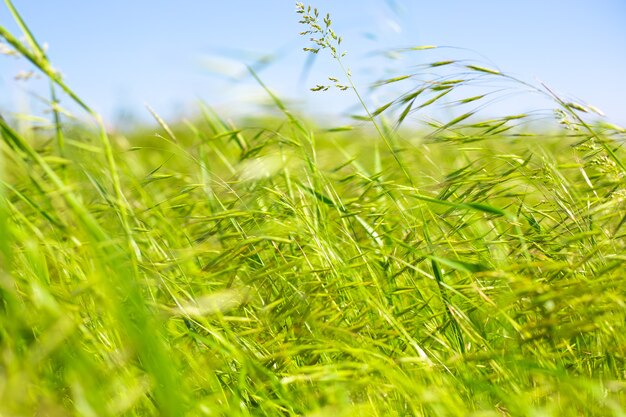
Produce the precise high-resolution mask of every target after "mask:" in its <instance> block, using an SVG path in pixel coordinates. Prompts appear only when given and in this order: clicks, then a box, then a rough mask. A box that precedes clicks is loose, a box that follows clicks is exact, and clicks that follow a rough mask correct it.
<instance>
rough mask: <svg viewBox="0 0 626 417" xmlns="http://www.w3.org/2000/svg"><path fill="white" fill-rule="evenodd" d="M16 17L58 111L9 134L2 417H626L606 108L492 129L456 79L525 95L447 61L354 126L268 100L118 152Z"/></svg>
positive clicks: (1, 186) (321, 27)
mask: <svg viewBox="0 0 626 417" xmlns="http://www.w3.org/2000/svg"><path fill="white" fill-rule="evenodd" d="M8 4H9V5H10V3H8ZM299 11H300V17H301V18H302V19H303V22H304V25H305V29H304V30H305V31H309V32H310V33H307V34H306V35H307V36H306V37H305V38H303V43H304V42H306V38H308V36H309V35H310V36H313V37H314V39H316V42H314V43H313V44H312V46H311V48H313V49H320V51H318V52H319V53H320V55H321V54H324V53H326V52H330V59H333V58H334V59H336V60H337V63H338V67H339V68H343V61H342V57H341V52H340V50H339V42H338V37H336V35H335V34H334V32H332V30H331V28H332V26H331V23H330V20H327V21H323V20H322V18H317V17H316V16H315V13H314V11H313V10H308V9H306V8H304V6H302V7H301V8H300V9H299ZM14 14H15V17H16V19H17V20H18V23H20V24H21V26H22V28H23V30H24V41H21V40H19V39H18V37H17V36H15V35H13V34H11V33H9V32H8V31H7V30H6V29H4V28H1V27H0V36H1V37H2V38H4V41H5V42H6V43H7V44H8V45H9V46H10V47H11V48H12V49H14V50H15V51H16V53H17V54H18V55H20V56H22V57H23V58H24V59H27V60H30V61H31V62H32V63H33V65H34V66H35V67H36V68H37V69H38V70H39V71H40V72H41V73H43V74H45V75H46V76H47V77H48V78H49V79H50V82H51V83H50V84H51V92H52V95H51V110H52V111H51V113H50V120H48V122H46V123H42V122H41V120H40V119H34V118H28V115H19V116H20V117H11V118H9V117H8V116H7V115H5V117H4V118H0V134H1V139H2V141H1V144H0V150H1V152H0V158H1V159H0V169H1V172H0V297H1V299H0V301H1V302H0V416H2V417H13V416H85V417H96V416H152V415H155V416H157V415H158V416H164V417H173V416H184V415H185V416H309V417H313V416H315V417H322V416H334V417H343V416H346V417H347V416H468V417H469V416H473V417H479V416H480V417H487V416H494V417H495V416H536V417H540V416H541V417H544V416H625V415H626V368H625V355H626V322H625V319H626V273H625V272H624V266H625V262H626V250H625V246H626V240H625V239H624V237H625V235H624V234H625V231H626V227H625V226H624V223H625V222H626V209H625V205H626V178H625V176H624V174H625V172H626V167H625V163H626V158H625V157H624V156H625V155H624V150H623V143H624V140H625V139H626V131H624V130H623V129H621V128H619V127H617V126H613V125H611V124H608V123H606V122H599V121H595V120H594V119H593V118H592V117H591V115H592V114H593V111H594V109H593V108H588V107H584V106H583V105H581V104H576V103H570V102H567V101H566V100H564V99H561V98H560V97H558V96H556V95H553V94H552V93H551V92H550V90H549V89H547V88H544V87H541V86H539V87H537V88H535V87H533V88H535V90H536V92H538V93H539V94H544V95H545V97H547V98H548V99H549V100H551V103H552V107H553V111H550V112H547V113H546V112H542V113H538V114H522V115H511V116H502V117H497V118H495V119H487V118H485V117H482V116H481V115H482V114H488V113H489V111H488V108H487V109H486V110H483V107H482V106H483V103H488V102H489V101H490V100H492V98H493V97H497V96H493V95H490V94H485V95H484V96H464V95H463V94H464V90H463V88H464V86H466V85H473V84H476V83H480V82H483V81H485V80H494V81H495V82H506V83H508V85H511V86H512V87H511V88H514V86H516V85H519V86H520V87H523V88H528V87H529V86H528V85H524V84H523V83H521V82H520V81H517V80H515V79H513V78H511V77H508V76H507V75H506V74H503V73H500V72H499V71H496V70H493V69H489V68H486V67H482V66H480V65H474V64H467V63H463V62H436V63H433V64H431V65H430V66H428V71H429V73H432V72H435V71H438V70H439V69H441V70H445V71H448V72H444V73H443V75H441V76H440V77H439V78H437V77H434V78H430V79H429V81H420V80H421V78H420V77H419V74H407V75H402V76H398V77H394V78H391V79H387V80H381V81H379V82H377V83H376V84H375V86H376V88H380V89H385V88H390V87H394V88H395V87H398V86H400V88H403V89H404V90H403V91H404V93H400V94H399V95H397V96H396V97H395V98H394V99H393V100H390V101H389V103H388V104H386V105H384V106H382V107H380V108H378V109H374V108H371V109H370V108H368V107H367V105H365V104H364V108H363V115H362V116H361V117H360V118H358V119H359V120H354V123H353V125H351V126H343V127H341V128H332V127H328V126H323V127H319V126H318V125H316V124H315V123H313V122H311V121H310V120H309V119H307V118H306V117H304V116H298V115H295V114H293V113H291V112H290V111H289V109H288V108H287V105H286V104H285V103H284V102H282V101H281V99H280V98H279V97H276V96H273V95H271V92H270V91H271V90H269V88H268V94H269V95H270V97H271V98H272V99H273V101H274V104H275V108H276V110H277V113H274V114H273V115H269V114H268V115H267V116H265V115H261V116H258V115H257V116H256V117H254V118H252V117H250V118H242V119H241V120H240V121H239V122H237V124H233V122H227V121H225V120H223V119H222V118H221V117H220V115H219V114H217V113H216V112H215V111H213V110H212V109H211V108H210V107H208V106H201V117H200V118H198V119H194V120H192V121H187V122H184V123H183V122H181V123H175V124H174V123H173V124H172V125H171V126H169V125H168V124H167V123H166V122H165V121H163V120H162V119H161V118H160V117H158V116H157V115H155V118H156V119H157V120H158V122H159V124H160V127H159V128H158V129H156V130H154V129H153V130H152V131H146V130H145V129H143V130H137V131H135V132H131V133H127V134H124V135H121V134H116V133H111V132H107V130H106V129H105V128H104V124H103V123H102V121H101V120H100V118H99V116H98V115H97V114H96V113H95V112H94V111H93V110H92V109H91V108H90V107H89V106H88V104H86V103H83V101H82V100H81V99H80V98H79V97H78V96H77V95H76V94H74V92H73V91H72V90H71V89H70V87H68V86H67V85H65V84H64V82H63V80H62V79H61V78H60V76H59V75H57V73H55V72H54V70H53V69H52V66H51V64H50V63H49V62H48V60H47V58H46V55H45V53H44V51H43V50H42V49H41V48H40V46H39V45H38V43H37V42H36V41H35V38H34V37H33V36H32V35H31V34H30V32H29V31H28V29H27V27H26V25H25V24H24V23H23V22H21V21H20V20H19V16H18V15H17V12H15V11H14ZM20 36H22V34H20ZM419 49H420V48H415V50H413V51H411V53H420V51H419ZM421 49H424V48H421ZM314 52H315V51H314ZM451 74H454V76H452V75H451ZM344 75H345V81H340V80H337V81H334V80H329V82H330V83H331V85H330V88H340V89H345V90H348V91H346V93H350V92H352V93H355V92H356V93H357V95H355V101H359V100H361V97H362V96H360V95H358V93H359V91H358V90H356V89H354V86H353V85H351V84H350V80H351V79H350V76H349V74H348V71H345V72H344ZM259 82H260V83H262V81H261V80H259ZM334 84H338V86H335V85H334ZM326 87H327V86H319V87H316V88H317V89H325V88H326ZM446 96H448V98H449V97H455V99H454V100H453V101H450V100H449V101H448V103H452V107H453V109H454V110H455V111H456V112H457V113H456V115H455V116H454V117H452V118H451V119H450V120H445V121H443V122H437V121H434V120H429V121H427V122H424V123H417V122H414V120H415V119H416V118H419V115H420V112H422V111H426V109H428V108H429V106H437V105H439V104H440V103H441V102H443V101H444V100H447V98H446ZM58 97H63V98H64V100H72V101H73V102H74V103H75V104H77V105H78V106H80V107H82V110H83V111H84V112H85V113H86V114H87V115H88V116H90V118H91V119H90V120H91V121H90V122H85V123H76V122H75V121H73V119H71V118H68V117H67V116H65V115H64V114H63V112H62V111H61V110H60V108H59V106H57V105H56V99H57V98H58ZM496 104H497V103H496ZM276 114H278V116H276ZM538 119H539V121H540V123H537V120H538ZM33 120H34V121H33ZM537 126H539V127H537Z"/></svg>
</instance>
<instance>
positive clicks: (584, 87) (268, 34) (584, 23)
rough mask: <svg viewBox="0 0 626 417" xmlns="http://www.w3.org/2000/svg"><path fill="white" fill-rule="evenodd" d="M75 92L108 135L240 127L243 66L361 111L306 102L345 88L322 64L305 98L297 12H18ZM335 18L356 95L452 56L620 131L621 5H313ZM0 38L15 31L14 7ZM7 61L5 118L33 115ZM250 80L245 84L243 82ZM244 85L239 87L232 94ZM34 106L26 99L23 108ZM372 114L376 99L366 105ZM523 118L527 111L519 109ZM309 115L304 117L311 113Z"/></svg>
mask: <svg viewBox="0 0 626 417" xmlns="http://www.w3.org/2000/svg"><path fill="white" fill-rule="evenodd" d="M14 5H15V6H16V7H17V9H18V10H19V11H20V12H21V13H22V15H23V17H24V19H25V21H26V22H27V23H28V24H29V25H30V28H31V30H32V31H33V32H34V34H35V35H36V37H37V38H38V39H39V40H40V41H41V42H45V43H47V44H48V47H49V49H48V52H49V56H50V57H51V59H52V61H53V63H54V65H55V67H56V68H59V69H60V70H61V71H62V73H63V74H64V76H65V78H66V81H67V83H68V84H69V85H70V86H72V87H73V88H74V90H75V91H76V92H77V93H78V94H79V95H80V96H81V97H83V98H84V99H85V100H86V101H87V102H88V103H89V104H91V105H92V106H93V107H94V108H95V109H96V110H97V111H99V112H100V113H102V114H103V115H104V117H105V118H107V119H109V120H110V121H114V120H116V118H118V117H119V115H120V114H121V113H122V112H131V113H134V114H135V115H137V116H139V117H140V118H143V117H146V118H147V117H149V115H148V112H147V111H146V110H145V107H144V105H145V104H146V103H147V104H149V105H150V106H151V107H153V108H154V109H155V110H156V111H157V112H158V113H160V114H162V115H164V116H165V117H169V118H175V117H177V116H180V115H184V114H187V113H189V112H192V111H193V109H194V108H196V104H195V103H197V101H198V100H203V101H205V102H207V103H208V104H210V105H212V106H214V107H216V108H218V109H221V110H223V111H224V112H225V113H226V114H231V113H232V114H236V113H237V112H238V111H241V110H242V109H248V108H249V107H247V105H246V103H248V102H250V101H255V100H259V98H260V97H262V96H263V95H262V93H261V92H260V91H259V88H258V86H256V85H255V84H254V83H253V82H252V81H251V80H250V78H249V77H245V76H244V74H245V71H243V69H242V66H241V62H243V63H248V64H251V63H254V62H255V61H257V60H258V59H260V58H262V57H264V56H273V58H274V59H273V61H272V64H271V65H269V66H267V67H264V68H260V71H259V72H260V76H261V77H262V78H263V80H264V81H265V82H266V83H267V84H268V85H269V86H270V87H271V88H272V89H273V90H275V91H277V92H278V93H279V94H280V95H281V97H284V98H285V99H288V100H291V101H292V102H293V103H294V106H296V105H297V104H298V105H300V106H302V107H303V108H308V109H312V110H313V111H315V112H317V113H319V114H323V113H325V112H327V113H328V112H330V113H333V114H337V113H339V112H340V111H341V109H345V108H347V107H349V105H351V104H354V103H355V100H354V98H353V97H352V96H351V95H350V94H347V93H339V92H336V91H331V92H327V93H312V92H310V91H309V90H308V88H309V87H311V86H313V85H315V84H316V83H320V82H323V81H324V80H325V79H326V77H327V76H329V75H337V74H338V70H337V67H336V65H335V63H334V62H333V61H332V60H331V59H330V57H328V56H322V55H320V56H319V57H318V58H317V59H316V61H315V63H314V65H313V67H312V69H311V73H310V74H309V76H308V78H307V80H306V82H305V83H304V84H302V83H300V82H299V80H300V76H301V73H302V69H303V67H304V63H305V60H306V58H307V56H306V54H305V53H304V52H302V50H301V48H302V47H304V46H307V42H306V39H304V38H303V37H301V36H299V34H298V33H299V32H300V31H301V30H302V27H300V25H298V23H297V21H298V16H297V15H296V13H295V2H292V1H285V0H266V1H251V0H250V1H243V0H229V1H190V0H188V1H185V2H172V1H163V0H151V1H148V0H133V1H122V0H109V1H106V2H86V1H78V0H72V1H70V0H55V1H46V2H44V1H32V0H14ZM313 5H315V6H317V7H318V8H319V9H320V11H322V12H329V13H330V14H331V17H332V19H333V26H334V27H335V30H336V31H337V32H338V33H339V34H340V35H342V36H343V39H344V42H343V45H344V47H345V49H346V50H347V51H348V55H347V56H346V63H347V64H348V65H349V66H350V67H351V69H352V72H353V73H354V74H355V80H356V81H357V83H358V84H359V85H361V86H364V85H366V84H367V83H368V82H371V81H374V80H375V78H376V76H377V75H379V73H380V72H382V69H381V68H382V66H383V64H381V63H380V62H379V61H371V59H368V58H367V55H368V53H369V52H371V51H375V50H384V49H388V48H392V47H409V46H415V45H423V44H433V45H449V46H456V47H460V48H467V50H453V49H442V50H438V51H433V52H428V54H429V55H426V54H423V55H419V54H415V55H411V56H410V57H408V58H407V59H404V60H401V61H396V62H390V63H387V64H385V65H386V67H388V68H391V69H392V70H396V71H397V74H398V75H399V74H402V73H404V71H407V70H410V69H411V68H412V69H413V70H414V68H415V67H414V66H415V65H416V64H421V63H424V62H426V61H430V60H437V59H445V58H447V57H448V56H452V55H453V57H457V58H458V57H463V58H472V59H477V60H481V61H483V62H485V63H488V64H489V65H491V66H493V65H497V67H498V68H500V69H501V70H503V71H505V72H507V73H510V74H514V75H516V76H519V77H520V78H522V79H524V80H528V81H531V82H539V81H542V82H545V83H546V84H547V85H549V86H550V87H551V88H553V89H554V90H555V91H557V92H559V93H560V94H564V95H569V96H573V97H577V98H579V99H580V100H582V101H585V102H588V103H590V104H593V105H594V106H596V107H598V108H600V109H602V110H603V111H604V112H605V113H606V114H607V116H608V118H609V119H610V120H611V121H613V122H616V123H619V124H622V125H623V124H626V80H625V74H626V24H625V22H626V1H624V0H595V1H582V0H568V1H565V0H551V1H547V0H526V1H523V2H513V1H509V2H505V1H495V0H476V1H467V0H463V1H461V0H450V1H434V0H430V1H421V0H419V1H418V0H416V1H409V0H395V1H391V0H389V1H384V0H378V1H375V0H362V1H347V0H342V1H337V0H335V1H330V0H318V1H315V2H314V3H313ZM0 24H2V26H5V27H7V28H9V29H11V30H14V31H16V28H15V25H14V24H13V22H12V20H11V18H10V16H9V14H8V12H7V10H6V7H5V6H4V5H1V6H0ZM28 69H29V67H28V65H27V64H26V63H25V62H24V61H23V60H22V61H20V60H15V59H12V58H9V57H4V56H0V93H1V94H0V106H1V108H3V109H5V111H6V110H7V109H8V110H9V111H11V110H14V109H16V110H17V109H23V108H24V106H25V105H26V104H25V103H29V105H30V106H31V107H36V106H37V105H36V100H35V99H33V98H32V97H33V96H32V95H30V94H28V92H30V93H38V92H39V93H41V94H45V92H42V91H45V90H41V89H42V87H43V86H42V82H41V81H39V82H38V81H37V80H34V81H33V80H31V81H28V82H24V81H15V80H14V79H13V77H14V75H15V74H16V73H17V72H18V71H20V70H28ZM239 75H242V76H243V78H242V79H239V78H238V76H239ZM234 79H238V80H234ZM26 97H28V98H26ZM372 100H373V101H376V97H374V98H372ZM515 105H516V106H518V107H519V108H520V110H522V111H523V110H525V109H526V108H532V106H533V103H532V102H531V99H530V98H529V99H525V98H524V97H520V96H518V97H517V98H516V103H515ZM307 106H308V107H307Z"/></svg>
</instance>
